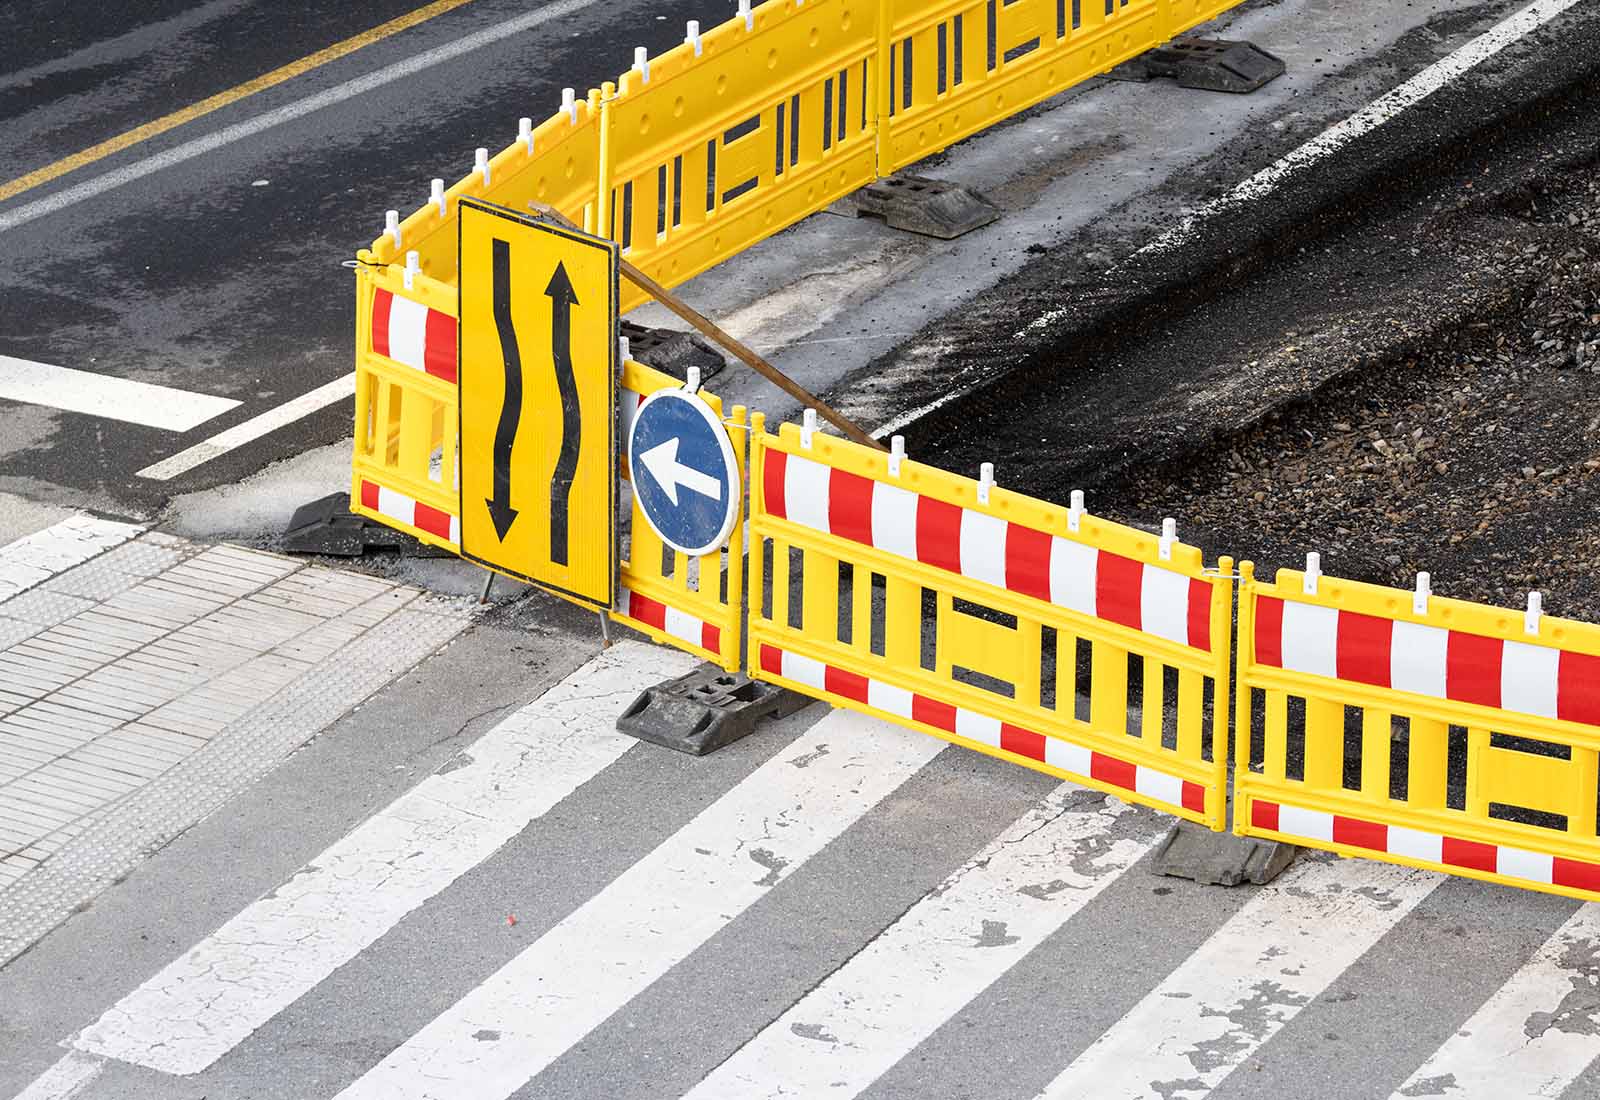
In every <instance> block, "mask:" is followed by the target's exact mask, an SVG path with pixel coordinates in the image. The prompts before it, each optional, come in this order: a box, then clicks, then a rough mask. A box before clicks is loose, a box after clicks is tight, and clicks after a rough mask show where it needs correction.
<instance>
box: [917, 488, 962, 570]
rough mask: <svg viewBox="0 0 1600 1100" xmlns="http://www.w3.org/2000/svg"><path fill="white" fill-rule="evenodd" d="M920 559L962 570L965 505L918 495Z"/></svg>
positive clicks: (923, 561)
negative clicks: (962, 515) (962, 524)
mask: <svg viewBox="0 0 1600 1100" xmlns="http://www.w3.org/2000/svg"><path fill="white" fill-rule="evenodd" d="M917 560H918V561H920V562H922V563H923V564H924V565H933V566H937V567H939V568H940V569H948V570H950V572H952V573H959V572H961V509H960V508H959V507H957V506H956V505H954V504H946V503H945V502H944V501H942V500H934V499H933V498H932V497H918V498H917Z"/></svg>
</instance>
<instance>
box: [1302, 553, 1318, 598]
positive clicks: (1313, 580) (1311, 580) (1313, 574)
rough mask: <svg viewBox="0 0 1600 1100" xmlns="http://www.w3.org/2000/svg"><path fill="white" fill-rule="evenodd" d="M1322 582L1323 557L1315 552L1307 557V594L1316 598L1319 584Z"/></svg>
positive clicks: (1305, 586) (1305, 587)
mask: <svg viewBox="0 0 1600 1100" xmlns="http://www.w3.org/2000/svg"><path fill="white" fill-rule="evenodd" d="M1321 580H1322V555H1321V554H1319V553H1317V552H1316V551H1315V550H1313V551H1312V552H1311V553H1309V554H1307V555H1306V575H1305V585H1304V589H1305V594H1306V595H1307V596H1315V595H1316V594H1317V584H1318V582H1319V581H1321Z"/></svg>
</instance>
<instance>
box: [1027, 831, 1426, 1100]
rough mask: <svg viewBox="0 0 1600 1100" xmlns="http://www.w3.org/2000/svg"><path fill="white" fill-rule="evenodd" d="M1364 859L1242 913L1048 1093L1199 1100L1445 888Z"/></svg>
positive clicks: (1422, 874)
mask: <svg viewBox="0 0 1600 1100" xmlns="http://www.w3.org/2000/svg"><path fill="white" fill-rule="evenodd" d="M1440 881H1441V877H1440V876H1438V875H1435V874H1432V873H1430V872H1426V871H1417V870H1412V869H1410V868H1405V867H1392V866H1387V865H1383V864H1377V863H1369V862H1366V861H1364V860H1342V859H1334V860H1324V859H1308V858H1306V857H1302V859H1301V862H1300V863H1298V864H1296V865H1295V866H1294V867H1291V868H1290V869H1289V870H1288V871H1286V872H1284V874H1283V875H1282V876H1280V877H1279V879H1278V880H1277V881H1276V882H1274V883H1272V884H1271V885H1269V886H1265V887H1263V888H1262V890H1261V892H1260V893H1259V894H1257V895H1256V896H1255V897H1254V898H1252V899H1251V900H1250V901H1249V902H1248V903H1246V904H1245V906H1244V908H1242V909H1240V910H1239V911H1238V912H1237V913H1235V914H1234V915H1233V917H1232V918H1231V919H1229V921H1228V922H1227V923H1226V924H1224V925H1223V926H1222V927H1221V928H1220V929H1218V930H1217V931H1216V933H1215V934H1213V935H1212V936H1211V938H1210V939H1208V940H1206V942H1205V943H1203V944H1201V945H1200V947H1199V948H1198V949H1197V950H1196V951H1195V952H1194V953H1193V954H1192V955H1190V956H1189V957H1188V958H1187V959H1185V960H1184V962H1183V964H1182V965H1181V966H1179V967H1178V969H1176V970H1174V971H1173V972H1172V973H1171V974H1170V975H1168V976H1167V978H1166V980H1164V981H1163V982H1162V983H1161V984H1160V985H1158V986H1157V987H1156V988H1155V989H1154V990H1152V991H1151V992H1150V993H1149V994H1148V995H1147V996H1145V998H1144V999H1143V1000H1141V1001H1140V1002H1139V1003H1138V1004H1137V1005H1135V1006H1134V1007H1133V1009H1132V1010H1130V1011H1129V1012H1128V1014H1127V1015H1125V1016H1123V1017H1122V1019H1120V1020H1118V1021H1117V1022H1116V1023H1115V1024H1113V1025H1112V1027H1111V1029H1110V1030H1109V1031H1107V1032H1106V1033H1105V1034H1103V1035H1101V1036H1100V1038H1099V1039H1097V1040H1095V1042H1094V1043H1093V1044H1092V1045H1091V1046H1090V1047H1089V1049H1088V1050H1086V1051H1084V1052H1083V1054H1082V1055H1081V1056H1079V1057H1078V1059H1077V1060H1076V1061H1074V1062H1073V1063H1072V1064H1071V1065H1070V1066H1068V1067H1067V1068H1066V1069H1065V1070H1064V1071H1062V1073H1061V1075H1060V1076H1058V1077H1057V1078H1056V1079H1055V1080H1054V1081H1052V1082H1051V1083H1050V1085H1049V1086H1048V1087H1047V1088H1046V1089H1045V1090H1044V1092H1043V1093H1042V1094H1041V1096H1042V1097H1046V1098H1048V1100H1084V1098H1085V1097H1093V1098H1094V1100H1133V1098H1138V1100H1144V1098H1146V1097H1148V1098H1150V1100H1197V1098H1199V1097H1203V1096H1206V1095H1207V1094H1209V1093H1210V1092H1211V1090H1212V1089H1214V1088H1216V1087H1217V1085H1218V1084H1220V1083H1221V1082H1222V1080H1223V1078H1225V1077H1227V1076H1228V1074H1229V1073H1231V1072H1232V1071H1233V1069H1234V1068H1235V1067H1236V1066H1238V1065H1239V1064H1240V1063H1241V1062H1243V1061H1244V1060H1245V1059H1246V1058H1248V1057H1250V1056H1251V1055H1253V1054H1254V1053H1255V1052H1256V1051H1257V1050H1259V1049H1260V1048H1261V1045H1262V1044H1263V1043H1265V1042H1266V1041H1267V1040H1268V1039H1271V1038H1272V1036H1274V1035H1276V1034H1277V1033H1278V1031H1279V1030H1280V1029H1281V1028H1282V1027H1283V1026H1284V1025H1285V1024H1287V1023H1288V1022H1289V1021H1290V1020H1292V1019H1294V1017H1295V1016H1297V1015H1298V1014H1299V1012H1300V1010H1301V1009H1302V1008H1304V1007H1305V1006H1306V1005H1308V1004H1310V1003H1311V1002H1312V1001H1313V1000H1314V999H1316V997H1317V996H1319V995H1320V994H1321V993H1322V991H1323V990H1325V989H1326V988H1327V987H1328V986H1329V985H1330V984H1332V982H1333V981H1334V980H1335V979H1336V978H1338V977H1339V975H1340V974H1342V973H1344V971H1345V970H1346V969H1347V968H1348V967H1349V966H1350V964H1351V963H1353V962H1355V961H1356V960H1357V959H1358V958H1360V957H1361V956H1362V955H1363V954H1365V953H1366V951H1367V950H1368V949H1369V948H1370V947H1372V945H1373V944H1375V943H1377V942H1378V940H1379V939H1381V938H1382V937H1383V936H1384V934H1385V933H1387V932H1388V931H1389V930H1390V929H1391V928H1393V927H1394V926H1395V925H1396V924H1398V923H1399V922H1400V921H1401V919H1402V918H1404V917H1405V915H1406V914H1407V913H1409V912H1411V910H1412V909H1413V908H1415V907H1416V905H1417V903H1418V902H1420V901H1421V900H1422V899H1423V898H1425V897H1427V896H1428V894H1429V893H1431V892H1432V891H1433V889H1434V887H1435V886H1437V885H1438V884H1439V882H1440Z"/></svg>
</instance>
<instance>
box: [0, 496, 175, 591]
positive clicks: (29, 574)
mask: <svg viewBox="0 0 1600 1100" xmlns="http://www.w3.org/2000/svg"><path fill="white" fill-rule="evenodd" d="M143 530H144V528H143V527H138V526H135V525H134V524H131V523H117V522H115V521H113V520H108V519H97V518H95V517H94V516H91V515H88V514H86V513H82V512H80V513H78V514H77V515H75V516H68V517H67V518H66V519H64V520H62V521H61V522H60V523H57V524H55V525H53V526H51V527H46V528H45V529H44V530H43V531H35V532H34V533H33V534H31V535H26V536H24V537H23V538H20V539H17V540H16V541H15V542H12V543H8V544H7V545H5V546H3V547H0V605H3V603H4V601H6V600H8V599H10V598H11V597H12V596H15V595H18V594H19V593H22V592H26V591H27V590H28V589H30V588H32V587H33V586H34V585H37V584H43V583H44V582H45V581H47V580H49V579H50V578H51V577H53V576H55V575H56V574H57V573H63V572H65V571H67V570H68V569H71V568H72V567H73V566H75V565H82V564H83V563H84V562H86V561H88V560H89V559H90V558H94V557H98V556H99V555H101V554H103V553H105V552H106V551H107V550H110V549H112V548H113V547H116V546H121V545H122V544H123V543H125V542H127V541H128V540H129V539H131V538H133V537H134V536H135V535H137V534H138V533H139V532H140V531H143ZM4 613H5V612H4V608H3V607H0V615H3V614H4Z"/></svg>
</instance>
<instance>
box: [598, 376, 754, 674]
mask: <svg viewBox="0 0 1600 1100" xmlns="http://www.w3.org/2000/svg"><path fill="white" fill-rule="evenodd" d="M682 385H683V383H681V382H679V381H678V380H677V379H676V378H673V377H672V376H671V375H666V374H662V373H661V372H660V371H657V370H652V369H651V368H649V367H647V366H645V365H644V364H642V363H635V362H632V361H629V362H627V363H624V364H623V368H622V394H621V397H620V400H619V401H618V406H619V410H620V416H621V421H622V422H621V425H620V434H619V438H621V439H624V440H626V439H627V438H628V435H629V432H630V431H631V429H632V426H633V415H634V413H635V412H637V411H638V408H639V405H640V403H641V402H642V401H643V400H644V399H645V398H646V397H648V396H649V395H650V394H652V393H655V392H656V391H657V390H664V389H678V388H680V387H681V386H682ZM699 396H700V398H701V400H703V401H705V403H706V404H707V405H709V406H710V407H711V409H712V411H713V412H715V413H716V414H717V415H718V416H719V417H721V416H722V399H721V398H720V397H717V396H715V395H713V394H710V393H707V392H706V391H705V390H701V391H699ZM723 424H724V426H726V428H727V430H728V438H729V441H730V442H731V443H732V444H733V453H734V454H735V455H736V456H737V457H738V461H739V475H740V479H741V482H742V480H743V477H744V472H745V450H746V441H747V439H748V437H749V434H750V432H749V429H748V428H747V427H746V426H745V411H744V407H743V406H742V405H736V406H734V408H733V412H732V415H731V416H729V417H726V418H724V419H723ZM622 473H623V475H624V477H626V475H627V463H626V461H625V460H624V462H623V470H622ZM630 514H631V519H630V523H629V528H628V530H629V535H628V545H627V550H626V553H625V555H624V560H623V562H622V567H621V578H620V579H621V584H620V586H619V588H620V595H619V598H618V600H617V610H616V611H615V612H614V613H613V615H612V618H614V619H617V620H619V621H621V622H625V623H627V624H628V625H629V626H631V627H633V628H634V629H636V630H639V631H642V632H643V633H645V634H647V635H649V636H650V637H652V638H654V639H656V640H657V641H659V642H665V643H667V644H668V645H674V646H677V647H678V648H679V649H686V650H688V651H689V652H691V653H693V654H695V655H697V656H699V657H703V658H704V659H706V660H708V661H712V662H714V663H716V664H719V665H721V666H722V667H723V668H725V669H727V670H728V671H729V672H735V671H737V670H738V669H739V667H740V663H741V659H742V653H741V652H740V649H741V647H740V642H741V640H742V637H741V630H740V628H741V627H742V626H743V625H744V568H745V566H744V525H743V524H742V523H741V522H739V521H738V520H737V519H736V520H735V522H734V526H733V533H732V534H731V535H730V536H729V539H728V544H727V546H725V547H724V548H722V549H721V550H717V551H713V552H711V553H709V554H703V555H700V556H699V557H693V558H691V557H690V556H689V555H687V554H684V553H682V552H680V551H677V550H674V549H672V548H671V547H669V546H667V545H666V544H665V543H663V542H662V541H661V536H660V535H657V534H656V533H655V531H654V530H652V529H651V527H650V524H649V523H648V522H646V521H645V518H644V514H643V512H642V511H641V510H640V508H639V501H638V498H637V497H635V498H634V499H633V503H632V505H631V507H630Z"/></svg>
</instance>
